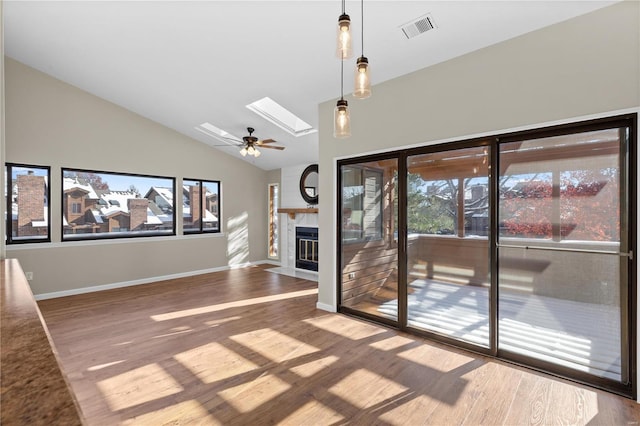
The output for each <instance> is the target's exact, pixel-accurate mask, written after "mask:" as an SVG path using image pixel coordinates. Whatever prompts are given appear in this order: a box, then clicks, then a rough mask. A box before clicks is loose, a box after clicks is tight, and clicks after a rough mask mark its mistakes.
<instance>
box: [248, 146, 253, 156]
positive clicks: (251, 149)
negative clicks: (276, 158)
mask: <svg viewBox="0 0 640 426" xmlns="http://www.w3.org/2000/svg"><path fill="white" fill-rule="evenodd" d="M254 152H255V149H254V148H253V146H251V145H249V148H247V154H249V155H253V153H254Z"/></svg>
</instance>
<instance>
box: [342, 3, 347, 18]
mask: <svg viewBox="0 0 640 426" xmlns="http://www.w3.org/2000/svg"><path fill="white" fill-rule="evenodd" d="M345 2H346V0H342V14H343V15H344V9H345V8H344V6H345Z"/></svg>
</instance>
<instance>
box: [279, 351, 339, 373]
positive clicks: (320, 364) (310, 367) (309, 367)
mask: <svg viewBox="0 0 640 426" xmlns="http://www.w3.org/2000/svg"><path fill="white" fill-rule="evenodd" d="M339 359H340V358H339V357H337V356H335V355H331V356H327V357H324V358H320V359H316V360H314V361H311V362H307V363H305V364H301V365H298V366H295V367H292V368H290V369H289V370H290V371H292V372H293V373H295V374H297V375H298V376H300V377H304V378H307V377H311V376H313V375H314V374H316V373H319V372H320V371H322V370H324V369H325V368H327V367H328V366H330V365H331V364H333V363H334V362H336V361H338V360H339Z"/></svg>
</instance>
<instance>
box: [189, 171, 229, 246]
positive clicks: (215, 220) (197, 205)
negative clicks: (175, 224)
mask: <svg viewBox="0 0 640 426" xmlns="http://www.w3.org/2000/svg"><path fill="white" fill-rule="evenodd" d="M182 230H183V232H184V233H185V234H200V233H205V232H220V182H219V181H206V180H199V179H184V180H183V182H182Z"/></svg>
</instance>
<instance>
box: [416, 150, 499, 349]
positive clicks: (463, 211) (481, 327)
mask: <svg viewBox="0 0 640 426" xmlns="http://www.w3.org/2000/svg"><path fill="white" fill-rule="evenodd" d="M406 192H407V216H406V217H407V232H406V235H407V238H406V241H407V278H408V279H407V326H409V327H413V328H417V329H421V330H426V331H429V332H432V333H437V334H441V335H444V336H446V337H450V338H454V339H457V340H461V341H466V342H469V343H473V344H476V345H480V346H484V347H489V344H490V336H489V299H490V291H489V290H490V284H491V280H490V273H489V265H490V262H489V254H490V251H489V238H488V236H489V199H490V194H489V148H488V147H482V146H480V147H473V148H463V149H457V150H448V151H437V152H432V153H426V154H419V155H412V156H409V157H408V158H407V185H406Z"/></svg>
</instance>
